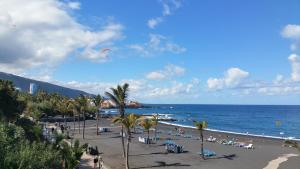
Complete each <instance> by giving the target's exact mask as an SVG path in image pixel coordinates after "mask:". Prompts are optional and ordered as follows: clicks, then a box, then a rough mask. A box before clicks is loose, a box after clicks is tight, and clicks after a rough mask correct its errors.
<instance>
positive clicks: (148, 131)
mask: <svg viewBox="0 0 300 169" xmlns="http://www.w3.org/2000/svg"><path fill="white" fill-rule="evenodd" d="M147 133H148V140H149V139H150V130H147Z"/></svg>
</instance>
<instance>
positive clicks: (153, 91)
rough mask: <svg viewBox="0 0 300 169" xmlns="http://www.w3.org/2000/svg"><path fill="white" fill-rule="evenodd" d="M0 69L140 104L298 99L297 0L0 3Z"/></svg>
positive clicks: (299, 16)
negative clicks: (125, 87)
mask: <svg viewBox="0 0 300 169" xmlns="http://www.w3.org/2000/svg"><path fill="white" fill-rule="evenodd" d="M0 71H3V72H7V73H12V74H16V75H20V76H24V77H28V78H33V79H36V80H41V81H46V82H50V83H54V84H58V85H62V86H66V87H70V88H74V89H80V90H83V91H86V92H89V93H93V94H102V95H103V93H104V92H105V91H109V88H111V87H116V85H118V84H124V83H129V85H130V94H129V99H131V100H137V101H140V102H143V103H181V104H297V105H299V104H300V1H299V0H285V1H273V0H252V1H240V0H201V1H196V0H151V1H150V0H148V1H147V0H130V1H129V0H124V1H119V0H109V1H104V0H99V1H90V0H26V1H24V0H0Z"/></svg>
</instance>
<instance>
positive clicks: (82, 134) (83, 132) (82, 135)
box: [82, 114, 85, 139]
mask: <svg viewBox="0 0 300 169" xmlns="http://www.w3.org/2000/svg"><path fill="white" fill-rule="evenodd" d="M84 131H85V114H83V129H82V138H83V139H84Z"/></svg>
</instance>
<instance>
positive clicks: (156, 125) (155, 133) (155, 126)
mask: <svg viewBox="0 0 300 169" xmlns="http://www.w3.org/2000/svg"><path fill="white" fill-rule="evenodd" d="M156 129H157V125H155V129H154V130H155V131H154V139H155V142H156V141H157V138H156V136H157V134H156Z"/></svg>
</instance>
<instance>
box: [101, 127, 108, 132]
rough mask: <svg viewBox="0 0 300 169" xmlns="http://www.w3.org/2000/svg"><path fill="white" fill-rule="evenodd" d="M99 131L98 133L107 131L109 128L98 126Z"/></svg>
mask: <svg viewBox="0 0 300 169" xmlns="http://www.w3.org/2000/svg"><path fill="white" fill-rule="evenodd" d="M99 132H100V133H105V132H109V129H108V128H106V127H99Z"/></svg>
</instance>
